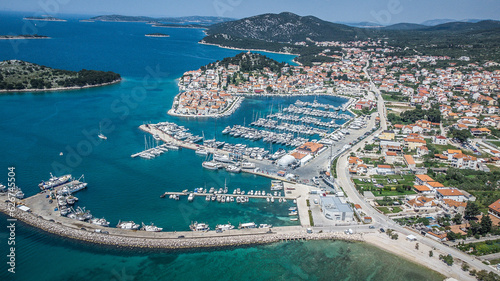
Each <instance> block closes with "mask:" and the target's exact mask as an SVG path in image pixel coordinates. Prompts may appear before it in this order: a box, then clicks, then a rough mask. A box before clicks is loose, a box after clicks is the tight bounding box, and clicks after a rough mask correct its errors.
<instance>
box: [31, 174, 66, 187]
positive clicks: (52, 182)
mask: <svg viewBox="0 0 500 281" xmlns="http://www.w3.org/2000/svg"><path fill="white" fill-rule="evenodd" d="M70 179H71V175H64V176H61V177H54V175H52V173H50V179H49V180H48V181H41V182H40V183H39V184H38V187H40V190H45V189H50V188H53V187H56V186H60V185H62V184H65V183H67V182H68V181H69V180H70Z"/></svg>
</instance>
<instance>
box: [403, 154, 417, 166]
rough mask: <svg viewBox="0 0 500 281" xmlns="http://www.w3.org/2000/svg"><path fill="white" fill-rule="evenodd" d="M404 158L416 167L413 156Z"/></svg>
mask: <svg viewBox="0 0 500 281" xmlns="http://www.w3.org/2000/svg"><path fill="white" fill-rule="evenodd" d="M404 158H405V161H406V163H407V164H408V165H415V160H413V157H412V156H411V155H405V156H404Z"/></svg>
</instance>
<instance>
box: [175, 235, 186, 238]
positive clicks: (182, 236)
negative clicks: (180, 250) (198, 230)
mask: <svg viewBox="0 0 500 281" xmlns="http://www.w3.org/2000/svg"><path fill="white" fill-rule="evenodd" d="M177 238H185V237H184V235H179V236H177Z"/></svg>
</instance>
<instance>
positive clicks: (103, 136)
mask: <svg viewBox="0 0 500 281" xmlns="http://www.w3.org/2000/svg"><path fill="white" fill-rule="evenodd" d="M97 136H98V137H99V138H100V139H103V140H107V139H108V137H106V136H105V135H103V134H102V132H101V123H99V134H98V135H97Z"/></svg>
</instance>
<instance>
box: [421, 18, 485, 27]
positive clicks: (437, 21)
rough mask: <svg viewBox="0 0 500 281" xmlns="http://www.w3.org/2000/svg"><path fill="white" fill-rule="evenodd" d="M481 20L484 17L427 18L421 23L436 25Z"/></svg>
mask: <svg viewBox="0 0 500 281" xmlns="http://www.w3.org/2000/svg"><path fill="white" fill-rule="evenodd" d="M480 21H484V19H463V20H454V19H435V20H426V21H424V22H422V23H421V25H427V26H435V25H440V24H444V23H449V22H470V23H477V22H480Z"/></svg>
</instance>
